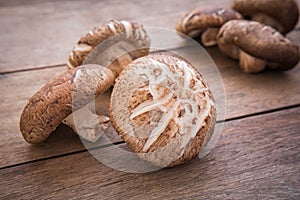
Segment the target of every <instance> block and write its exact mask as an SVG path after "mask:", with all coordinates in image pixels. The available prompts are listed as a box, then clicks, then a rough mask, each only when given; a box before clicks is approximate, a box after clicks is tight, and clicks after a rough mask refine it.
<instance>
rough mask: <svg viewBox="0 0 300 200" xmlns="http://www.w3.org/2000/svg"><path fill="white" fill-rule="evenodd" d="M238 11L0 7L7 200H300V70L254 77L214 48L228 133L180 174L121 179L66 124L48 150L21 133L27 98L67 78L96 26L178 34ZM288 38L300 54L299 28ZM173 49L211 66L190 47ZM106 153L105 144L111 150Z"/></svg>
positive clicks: (225, 1) (33, 3)
mask: <svg viewBox="0 0 300 200" xmlns="http://www.w3.org/2000/svg"><path fill="white" fill-rule="evenodd" d="M230 2H231V0H213V1H196V0H191V1H188V2H186V1H179V0H176V1H170V0H160V1H158V0H154V1H128V2H127V3H123V1H120V0H114V1H107V0H105V1H96V0H88V1H73V0H67V1H57V0H47V1H37V0H28V1H20V0H12V1H2V0H0V25H1V29H0V43H1V45H2V48H0V102H1V107H0V122H1V123H0V130H1V134H0V148H1V151H0V157H1V160H0V199H45V198H48V197H50V198H54V199H57V198H58V199H64V198H80V199H82V198H84V197H86V198H89V199H90V198H94V199H122V198H124V199H134V198H138V199H141V198H143V199H145V198H146V199H299V198H300V184H299V183H300V175H299V174H300V156H299V155H300V137H299V133H300V108H299V107H300V63H298V66H297V67H296V68H295V69H293V70H290V71H287V72H272V71H266V72H264V73H260V74H257V75H249V74H245V73H242V72H241V71H240V70H239V68H238V63H237V62H236V61H234V60H231V59H229V58H227V57H226V56H224V55H223V54H221V53H220V51H219V50H218V49H217V48H216V47H212V48H207V49H206V50H207V52H208V53H209V55H210V56H211V58H212V59H213V61H214V62H215V63H216V65H217V67H218V69H219V71H220V74H221V76H222V78H223V82H224V88H225V92H226V106H225V108H226V116H225V123H224V128H223V130H222V133H221V136H220V139H219V140H218V143H217V145H216V147H215V148H214V149H213V151H212V152H211V153H210V154H209V155H208V156H207V157H205V158H204V159H201V160H200V159H195V160H193V161H191V162H189V163H187V164H185V165H183V166H180V167H176V168H172V169H165V170H159V171H155V172H151V173H147V174H130V173H125V172H119V171H117V170H113V169H111V168H109V167H107V166H105V165H104V164H101V163H99V162H98V161H97V160H96V159H95V158H93V157H92V155H91V154H90V153H89V152H87V150H86V148H85V147H84V145H83V144H82V142H81V140H80V139H79V137H78V136H77V135H76V134H74V133H73V131H72V130H71V129H70V128H68V127H67V126H64V125H60V126H59V127H58V129H57V130H56V131H55V132H54V133H53V134H52V135H51V136H50V137H49V139H48V140H47V141H46V142H45V143H43V144H39V145H30V144H27V143H26V142H25V141H24V140H23V138H22V136H21V134H20V131H19V124H18V123H19V117H20V114H21V112H22V109H23V107H24V105H25V103H26V101H27V99H28V98H29V97H30V96H32V95H33V94H34V93H35V92H36V91H37V90H38V88H40V87H41V85H43V84H44V83H46V82H47V81H49V80H51V79H52V78H53V77H54V76H56V75H58V74H60V73H61V72H63V71H64V70H65V63H66V58H67V56H68V54H69V53H70V50H71V49H72V47H73V45H74V44H75V43H76V41H77V40H78V38H79V37H80V36H81V35H83V34H84V33H86V32H87V31H88V30H90V29H91V28H92V27H94V26H95V25H98V24H101V23H103V22H106V21H108V20H110V19H127V20H130V21H135V22H139V23H142V24H143V25H144V26H145V27H162V28H169V29H174V27H175V24H176V21H177V20H178V18H179V17H180V16H181V15H182V14H183V13H185V12H186V11H188V10H191V9H194V8H196V7H199V6H207V5H220V6H225V7H229V6H230ZM298 3H299V4H300V0H298ZM287 37H288V38H290V39H291V40H292V41H294V42H295V43H296V44H298V45H300V25H299V23H298V25H297V27H296V29H295V30H294V31H292V32H291V33H289V34H288V35H287ZM164 45H165V46H167V49H165V50H169V51H172V52H180V53H183V54H186V55H189V57H190V58H191V59H193V60H195V62H196V63H194V64H196V65H202V64H203V63H201V59H199V54H197V52H195V50H194V48H192V47H190V45H189V44H187V43H183V42H181V41H177V40H174V42H171V43H170V42H166V41H165V42H164ZM210 85H212V87H214V93H215V95H216V96H218V95H219V93H221V92H222V87H221V86H220V87H219V86H216V85H214V81H213V80H212V81H211V83H210ZM108 132H113V130H111V129H110V131H108ZM111 138H112V141H113V142H115V143H116V145H121V146H122V145H124V144H122V140H121V139H120V138H119V137H118V136H116V135H114V134H113V135H112V136H111ZM103 145H104V144H103V143H101V142H100V143H99V144H96V146H97V147H98V148H107V149H109V147H107V146H105V145H104V146H103ZM94 151H97V149H96V150H94Z"/></svg>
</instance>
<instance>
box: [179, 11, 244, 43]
mask: <svg viewBox="0 0 300 200" xmlns="http://www.w3.org/2000/svg"><path fill="white" fill-rule="evenodd" d="M241 18H242V16H241V15H240V14H239V13H238V12H236V11H234V10H232V9H230V8H200V9H196V10H194V11H192V12H188V13H186V14H184V15H183V16H182V17H181V18H180V19H179V21H178V22H177V26H176V30H177V31H178V32H180V33H183V34H186V35H188V36H190V37H192V38H198V37H199V36H200V35H201V43H202V44H203V45H204V46H206V47H208V46H214V45H216V44H217V39H216V37H217V35H218V32H219V28H220V27H221V26H222V25H223V24H224V23H225V22H227V21H229V20H232V19H241Z"/></svg>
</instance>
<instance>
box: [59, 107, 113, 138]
mask: <svg viewBox="0 0 300 200" xmlns="http://www.w3.org/2000/svg"><path fill="white" fill-rule="evenodd" d="M94 103H95V102H94V101H92V102H90V103H89V104H87V105H86V106H84V107H82V108H80V109H79V110H77V111H75V112H73V113H72V114H70V115H69V116H68V117H67V118H65V119H64V120H63V121H62V122H63V123H64V124H66V125H67V126H69V127H71V128H72V129H73V130H74V132H75V133H77V134H78V135H79V136H80V137H81V138H83V139H85V140H87V141H89V142H96V141H97V140H98V139H99V138H100V137H101V136H102V135H103V131H104V130H105V129H107V128H108V124H107V123H108V122H109V117H107V116H104V115H97V114H94V113H93V112H92V111H91V107H92V105H94Z"/></svg>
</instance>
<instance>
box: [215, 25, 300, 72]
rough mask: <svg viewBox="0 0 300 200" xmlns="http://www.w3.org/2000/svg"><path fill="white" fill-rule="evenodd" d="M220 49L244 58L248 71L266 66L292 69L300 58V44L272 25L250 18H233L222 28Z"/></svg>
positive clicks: (243, 61) (245, 67)
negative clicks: (287, 37) (250, 19)
mask: <svg viewBox="0 0 300 200" xmlns="http://www.w3.org/2000/svg"><path fill="white" fill-rule="evenodd" d="M218 46H219V48H220V50H221V51H222V52H223V53H224V54H226V55H228V56H229V57H231V58H233V59H239V60H240V67H241V69H242V70H243V71H244V72H248V73H256V72H261V71H263V70H264V69H265V68H266V66H269V67H270V68H272V69H276V70H288V69H291V68H293V67H295V66H296V64H297V63H298V61H299V47H298V46H297V45H295V44H293V43H292V42H291V41H290V40H288V39H286V38H285V37H284V36H283V35H281V33H279V32H278V31H276V30H275V29H273V28H272V27H270V26H267V25H264V24H261V23H259V22H254V21H248V20H232V21H229V22H227V23H225V24H224V25H223V26H222V28H221V29H220V31H219V35H218Z"/></svg>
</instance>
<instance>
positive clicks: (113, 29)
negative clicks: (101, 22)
mask: <svg viewBox="0 0 300 200" xmlns="http://www.w3.org/2000/svg"><path fill="white" fill-rule="evenodd" d="M107 26H108V28H109V30H111V31H112V32H113V33H114V34H116V33H117V30H116V28H115V24H114V22H109V23H107Z"/></svg>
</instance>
